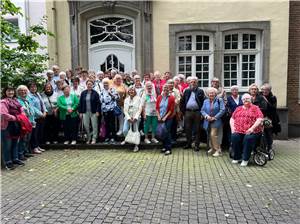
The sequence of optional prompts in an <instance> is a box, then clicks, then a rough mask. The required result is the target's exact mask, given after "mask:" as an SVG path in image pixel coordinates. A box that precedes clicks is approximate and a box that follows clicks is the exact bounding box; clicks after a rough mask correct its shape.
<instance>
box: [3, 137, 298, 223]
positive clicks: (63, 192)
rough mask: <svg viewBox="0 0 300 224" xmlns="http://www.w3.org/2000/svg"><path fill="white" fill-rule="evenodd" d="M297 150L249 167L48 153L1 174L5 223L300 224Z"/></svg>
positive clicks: (279, 149) (185, 156)
mask: <svg viewBox="0 0 300 224" xmlns="http://www.w3.org/2000/svg"><path fill="white" fill-rule="evenodd" d="M299 144H300V140H299V139H297V140H290V141H275V146H276V156H275V159H274V160H273V161H269V162H268V163H267V164H266V166H265V167H258V166H255V165H253V164H249V166H248V167H245V168H241V167H240V166H239V165H235V164H231V161H230V159H229V158H228V153H226V152H224V155H223V156H222V157H219V158H213V157H208V156H207V155H206V153H205V151H204V150H202V151H200V152H199V153H194V152H192V151H191V150H183V149H180V148H176V149H174V150H173V153H172V155H170V156H168V157H166V156H164V155H162V154H160V153H159V150H155V149H153V150H151V149H150V148H149V149H147V150H140V151H139V152H138V153H132V152H131V151H129V150H124V149H121V148H120V149H117V150H114V149H99V150H95V149H93V150H88V149H85V150H48V151H46V152H45V153H43V154H41V155H38V156H35V157H33V158H31V159H30V160H28V161H26V165H25V166H23V167H18V168H17V169H15V170H13V171H3V172H2V174H1V189H2V192H1V193H2V197H1V213H2V214H1V215H2V216H1V223H18V224H19V223H38V224H41V223H46V224H48V223H50V224H51V223H55V224H57V223H64V224H65V223H95V224H98V223H130V224H131V223H159V224H164V223H168V224H169V223H221V224H223V223H239V224H240V223H291V224H292V223H299V220H300V215H299V207H300V200H299V198H300V181H299V178H300V177H299V173H300V172H299V171H300V168H299V159H300V153H299V149H298V148H297V147H298V146H299ZM8 218H9V219H8Z"/></svg>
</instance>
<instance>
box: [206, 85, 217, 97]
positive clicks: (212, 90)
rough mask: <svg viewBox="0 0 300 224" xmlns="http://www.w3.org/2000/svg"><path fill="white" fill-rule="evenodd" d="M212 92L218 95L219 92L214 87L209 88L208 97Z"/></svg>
mask: <svg viewBox="0 0 300 224" xmlns="http://www.w3.org/2000/svg"><path fill="white" fill-rule="evenodd" d="M210 92H214V93H215V94H216V95H217V94H218V90H217V89H216V88H214V87H208V88H207V89H206V93H207V95H208V94H209V93H210Z"/></svg>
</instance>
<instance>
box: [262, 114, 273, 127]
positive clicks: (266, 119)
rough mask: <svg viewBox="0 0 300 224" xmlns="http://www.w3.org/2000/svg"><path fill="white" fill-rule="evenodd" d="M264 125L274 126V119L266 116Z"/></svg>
mask: <svg viewBox="0 0 300 224" xmlns="http://www.w3.org/2000/svg"><path fill="white" fill-rule="evenodd" d="M263 125H264V127H265V128H272V127H273V124H272V120H271V119H270V118H268V117H264V120H263Z"/></svg>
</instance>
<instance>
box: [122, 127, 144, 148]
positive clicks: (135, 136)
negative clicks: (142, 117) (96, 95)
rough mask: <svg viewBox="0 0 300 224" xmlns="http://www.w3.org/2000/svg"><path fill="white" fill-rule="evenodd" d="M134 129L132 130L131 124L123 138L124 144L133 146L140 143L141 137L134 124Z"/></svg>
mask: <svg viewBox="0 0 300 224" xmlns="http://www.w3.org/2000/svg"><path fill="white" fill-rule="evenodd" d="M134 126H135V128H134V130H133V124H132V125H130V128H129V130H128V133H127V135H126V137H125V142H128V143H131V144H134V145H139V144H140V142H141V135H140V132H139V130H138V127H137V124H136V123H135V124H134Z"/></svg>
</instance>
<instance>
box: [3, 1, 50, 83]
mask: <svg viewBox="0 0 300 224" xmlns="http://www.w3.org/2000/svg"><path fill="white" fill-rule="evenodd" d="M5 15H13V16H23V15H22V12H21V9H20V8H19V7H16V6H15V5H14V4H13V3H12V2H11V1H10V0H2V1H1V8H0V16H1V18H0V26H1V35H0V50H1V62H0V63H1V84H2V86H6V85H12V86H17V85H19V84H27V83H28V82H29V81H36V82H37V83H40V84H41V82H42V78H41V77H40V76H39V75H38V74H41V73H42V72H43V71H45V70H46V69H47V61H48V55H47V54H43V53H40V52H41V50H42V49H45V47H44V46H41V45H40V44H39V43H38V41H37V39H36V38H37V37H38V36H40V35H48V36H54V35H53V34H52V33H51V32H49V31H47V30H46V29H45V28H44V25H45V24H46V18H45V17H44V18H43V19H42V20H41V23H40V24H37V25H33V26H31V27H30V28H29V32H28V33H27V34H24V33H21V32H20V30H19V28H18V27H16V26H15V25H14V24H12V23H11V22H9V21H7V20H5V19H4V17H5ZM11 42H15V43H16V47H11V46H10V45H9V44H8V43H11Z"/></svg>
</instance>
